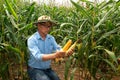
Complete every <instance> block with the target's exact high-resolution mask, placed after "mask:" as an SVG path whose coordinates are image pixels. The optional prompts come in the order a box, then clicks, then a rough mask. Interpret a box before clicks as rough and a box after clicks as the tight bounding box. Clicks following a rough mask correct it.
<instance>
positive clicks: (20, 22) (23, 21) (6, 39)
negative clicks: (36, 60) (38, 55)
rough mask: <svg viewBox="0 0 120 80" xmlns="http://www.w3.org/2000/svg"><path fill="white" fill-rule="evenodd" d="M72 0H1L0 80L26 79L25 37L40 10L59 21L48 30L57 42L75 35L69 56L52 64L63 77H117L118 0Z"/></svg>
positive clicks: (119, 66)
mask: <svg viewBox="0 0 120 80" xmlns="http://www.w3.org/2000/svg"><path fill="white" fill-rule="evenodd" d="M70 2H71V4H72V7H65V6H59V7H58V6H51V5H46V4H40V5H38V4H37V3H36V2H32V3H30V2H29V1H28V2H27V1H25V2H24V0H0V80H30V79H29V77H28V75H27V71H26V66H27V60H28V54H29V53H28V50H27V46H26V40H27V39H28V37H29V36H31V35H32V34H33V33H34V32H36V29H37V28H36V27H35V26H34V25H33V22H35V21H36V20H37V18H38V17H39V16H41V15H48V16H51V18H52V19H54V20H56V21H57V22H58V25H57V26H56V27H52V28H51V31H50V33H49V34H51V35H53V36H54V37H55V39H56V41H57V43H59V45H60V46H62V47H63V46H64V45H65V44H66V43H67V41H68V40H72V44H71V46H72V45H73V44H74V43H75V42H76V41H77V40H79V41H78V42H77V43H75V45H74V53H73V55H72V56H70V57H69V58H66V59H65V61H64V62H59V63H56V65H64V67H63V68H64V73H63V74H61V75H63V80H119V79H120V1H119V0H118V1H115V0H109V1H108V2H105V1H103V2H101V3H94V2H90V1H88V0H79V1H78V2H74V1H73V0H70ZM81 2H84V3H85V4H86V6H83V5H81V4H80V3H81ZM63 63H64V64H63ZM57 69H59V68H57ZM76 72H77V73H78V78H77V79H75V78H74V77H75V73H76ZM58 73H59V72H58ZM114 77H118V79H115V78H114Z"/></svg>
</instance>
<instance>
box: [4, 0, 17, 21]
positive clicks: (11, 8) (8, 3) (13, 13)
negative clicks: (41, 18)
mask: <svg viewBox="0 0 120 80" xmlns="http://www.w3.org/2000/svg"><path fill="white" fill-rule="evenodd" d="M5 2H6V5H7V7H8V9H9V11H10V12H11V13H12V15H13V16H14V17H15V19H16V20H18V16H17V14H16V12H15V11H14V9H13V7H12V6H11V4H10V2H9V1H8V0H5Z"/></svg>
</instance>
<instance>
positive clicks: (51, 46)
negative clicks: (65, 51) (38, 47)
mask: <svg viewBox="0 0 120 80" xmlns="http://www.w3.org/2000/svg"><path fill="white" fill-rule="evenodd" d="M49 52H50V53H52V52H54V51H53V45H50V47H49Z"/></svg>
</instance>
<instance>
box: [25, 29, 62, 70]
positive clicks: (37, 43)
mask: <svg viewBox="0 0 120 80" xmlns="http://www.w3.org/2000/svg"><path fill="white" fill-rule="evenodd" d="M27 46H28V50H29V60H28V66H30V67H33V68H38V69H48V68H50V65H51V60H48V61H43V60H42V56H43V55H44V54H51V53H53V52H55V51H57V50H60V46H59V45H58V44H57V43H56V41H55V39H54V37H53V36H52V35H49V34H48V35H47V36H46V38H45V40H43V39H42V37H41V36H40V34H39V33H38V31H37V32H36V33H34V34H33V35H32V36H31V37H29V38H28V40H27Z"/></svg>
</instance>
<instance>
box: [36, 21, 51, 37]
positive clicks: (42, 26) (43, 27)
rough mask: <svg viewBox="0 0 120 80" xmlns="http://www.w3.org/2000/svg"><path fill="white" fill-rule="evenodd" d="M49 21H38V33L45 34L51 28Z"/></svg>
mask: <svg viewBox="0 0 120 80" xmlns="http://www.w3.org/2000/svg"><path fill="white" fill-rule="evenodd" d="M51 27H52V26H51V23H50V22H43V23H38V30H39V31H40V33H42V34H44V35H47V34H48V32H49V31H50V28H51Z"/></svg>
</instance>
